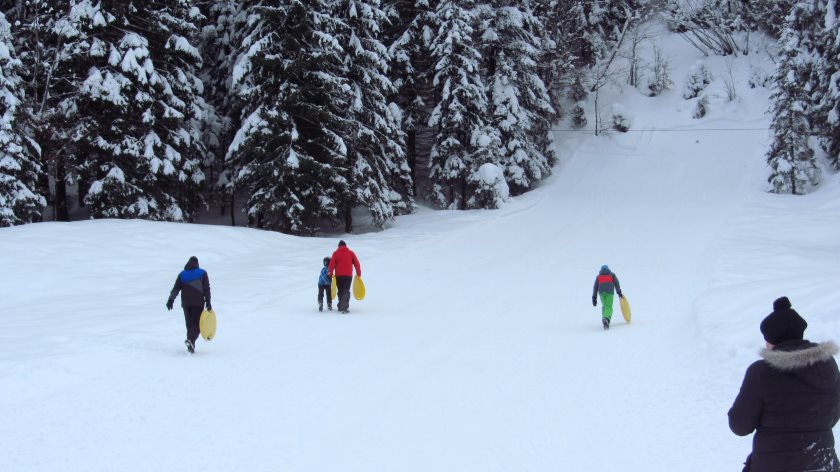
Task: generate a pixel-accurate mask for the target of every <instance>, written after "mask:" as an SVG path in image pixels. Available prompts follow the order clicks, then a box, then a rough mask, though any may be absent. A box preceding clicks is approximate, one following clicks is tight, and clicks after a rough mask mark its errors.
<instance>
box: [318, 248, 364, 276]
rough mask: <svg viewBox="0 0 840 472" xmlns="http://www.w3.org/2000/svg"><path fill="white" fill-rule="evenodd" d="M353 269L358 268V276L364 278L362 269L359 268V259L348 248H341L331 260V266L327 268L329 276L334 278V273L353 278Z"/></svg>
mask: <svg viewBox="0 0 840 472" xmlns="http://www.w3.org/2000/svg"><path fill="white" fill-rule="evenodd" d="M353 267H356V275H358V276H359V277H361V276H362V268H361V267H359V259H358V258H357V257H356V254H355V253H354V252H353V251H351V250H350V249H348V248H347V246H339V248H338V249H336V250H335V252H334V253H333V255H332V257H331V258H330V265H329V266H328V267H327V276H328V277H330V278H332V276H333V273H335V275H337V276H339V277H341V276H345V277H352V276H353Z"/></svg>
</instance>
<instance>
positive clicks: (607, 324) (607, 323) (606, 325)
mask: <svg viewBox="0 0 840 472" xmlns="http://www.w3.org/2000/svg"><path fill="white" fill-rule="evenodd" d="M601 323H603V324H604V329H610V319H609V318H601Z"/></svg>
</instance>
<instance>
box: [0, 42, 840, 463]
mask: <svg viewBox="0 0 840 472" xmlns="http://www.w3.org/2000/svg"><path fill="white" fill-rule="evenodd" d="M663 46H667V48H668V49H667V50H668V52H669V54H671V55H672V61H673V66H674V70H675V71H676V72H675V73H674V80H675V82H676V83H677V85H676V87H675V90H674V91H671V92H668V93H666V94H665V95H664V96H662V97H658V98H648V97H645V96H644V95H643V94H635V92H632V89H631V90H625V91H624V92H625V93H624V95H622V99H621V100H622V103H623V104H624V107H625V109H627V110H629V111H630V112H631V113H632V114H633V115H634V125H633V129H634V130H637V131H634V132H631V133H627V134H612V135H609V136H603V137H594V136H592V135H591V134H589V133H573V134H572V133H564V132H558V143H559V144H560V145H561V146H560V150H561V154H562V155H563V156H564V158H563V161H562V162H561V163H560V164H559V165H558V167H557V169H556V173H555V175H554V176H553V177H551V178H550V179H548V180H547V181H546V182H545V183H544V184H543V186H542V187H541V188H540V189H537V190H535V191H533V192H531V193H529V194H527V195H525V196H521V197H518V198H516V199H515V200H514V201H512V202H511V203H510V204H508V205H507V206H506V207H505V208H504V209H502V210H498V211H493V212H486V211H475V212H439V211H430V210H425V209H421V210H420V211H418V212H417V213H416V214H413V215H409V216H406V217H401V218H399V219H398V220H397V222H396V223H395V224H394V225H393V226H392V227H391V228H389V229H388V230H387V231H384V232H372V233H366V234H362V235H343V236H341V237H342V238H343V239H345V240H346V241H347V242H348V244H349V246H350V247H351V248H352V249H353V250H354V251H356V253H357V254H358V255H359V258H360V259H361V263H362V270H363V275H364V280H365V283H366V286H367V292H368V297H367V299H365V300H364V301H362V302H356V301H353V302H352V303H351V313H350V314H349V315H338V314H335V313H334V312H332V313H326V312H325V313H318V311H317V310H316V303H315V295H316V279H317V276H318V272H319V269H320V264H321V262H320V261H321V259H322V258H323V257H324V256H327V255H329V254H330V253H331V252H332V251H333V250H334V248H335V245H336V242H337V238H296V237H290V236H285V235H281V234H276V233H270V232H263V231H257V230H250V229H243V228H228V227H223V226H208V225H180V224H166V223H150V222H142V221H90V222H80V223H70V224H61V223H45V224H35V225H28V226H24V227H17V228H11V229H2V230H0V248H2V254H3V255H2V268H3V271H4V275H3V276H2V283H0V346H2V348H0V385H2V388H0V404H1V405H3V415H2V416H3V418H2V421H0V444H2V454H0V470H2V471H56V470H62V471H106V470H121V471H150V470H160V471H175V470H191V471H278V470H284V471H319V472H325V471H336V470H341V471H365V472H369V471H423V472H426V471H466V470H474V471H557V470H568V471H614V470H622V471H625V472H637V471H639V472H641V471H651V470H679V471H681V472H691V471H703V472H707V471H710V470H738V468H739V464H740V463H741V462H742V460H743V458H744V457H745V456H746V454H747V453H748V451H749V448H750V439H749V438H738V437H736V436H734V435H733V434H731V433H730V432H729V429H728V427H727V420H726V411H727V410H728V408H729V406H730V405H731V402H732V400H733V399H734V397H735V394H736V393H737V390H738V388H739V386H740V381H741V378H742V375H743V371H744V369H745V368H746V366H747V365H748V364H749V363H751V362H752V361H753V360H754V359H755V358H756V352H757V350H758V348H759V347H761V346H762V339H761V336H760V333H759V332H758V323H759V321H760V320H761V319H762V318H763V317H764V316H765V315H766V314H767V313H769V311H770V309H771V304H772V301H773V299H774V298H776V297H778V296H781V295H787V296H789V297H790V298H791V300H792V301H793V303H794V308H796V309H797V310H799V312H800V313H801V314H802V315H803V316H804V317H805V318H806V319H807V320H808V322H809V324H810V327H809V329H808V332H807V333H806V334H807V335H808V336H809V337H810V338H812V339H813V340H826V339H834V340H840V319H838V317H837V314H836V310H837V308H836V307H837V306H838V304H840V294H838V292H837V290H836V288H835V287H833V285H835V284H836V281H837V280H840V264H838V262H840V261H838V259H840V240H838V238H837V236H836V235H837V234H838V228H839V227H840V221H838V219H837V214H838V210H840V180H838V179H837V177H836V176H828V177H827V178H826V183H825V185H824V186H823V188H822V189H821V190H820V191H818V192H817V193H815V194H812V195H810V196H807V197H790V196H777V195H770V194H767V193H765V192H764V190H765V189H766V169H765V165H764V159H763V155H764V152H765V150H766V148H767V143H768V139H769V136H768V133H767V132H766V131H741V132H731V131H730V132H722V131H703V130H705V129H718V128H766V127H767V124H768V118H767V117H766V116H765V115H764V110H765V109H766V106H767V95H768V91H767V90H766V89H749V88H747V87H746V85H745V84H746V78H747V77H748V76H749V73H750V72H749V67H750V66H749V64H750V63H751V62H752V61H758V62H761V59H760V58H758V57H756V56H757V55H755V56H750V57H749V58H741V59H740V60H739V61H738V62H736V63H734V67H735V76H736V78H738V80H739V87H740V88H739V91H740V92H741V96H739V98H738V99H737V100H736V101H734V102H727V101H726V100H725V98H724V96H725V93H724V92H723V90H722V88H721V87H722V83H721V82H720V81H716V82H713V83H712V85H710V89H711V90H717V92H716V93H717V94H718V95H716V96H713V97H712V99H711V111H710V114H709V116H707V117H706V118H704V119H702V120H693V119H691V117H690V115H691V111H692V108H693V102H688V101H685V100H683V99H682V98H681V97H680V94H681V83H682V80H683V79H684V73H685V71H686V70H687V67H688V66H689V65H690V64H692V63H693V62H694V61H695V60H697V59H698V54H697V53H696V52H695V51H693V50H691V49H690V48H687V47H686V46H685V45H684V44H682V43H679V42H678V41H677V40H673V38H671V40H668V41H665V42H663ZM765 57H766V55H765ZM709 64H710V65H711V66H712V69H713V71H714V70H722V69H721V67H723V64H724V60H723V59H720V58H712V59H709ZM762 65H763V67H765V68H769V67H770V66H768V65H766V64H764V63H762ZM564 126H565V125H563V126H560V127H561V128H563V127H564ZM662 129H669V130H671V129H681V130H686V131H681V132H673V131H668V132H666V131H655V130H662ZM191 255H196V256H198V258H199V260H200V261H201V265H202V266H203V267H204V268H205V269H207V270H208V272H209V274H210V279H211V284H212V287H213V306H214V308H215V309H216V311H217V313H218V315H219V331H218V335H217V338H216V339H215V340H213V341H212V342H211V343H204V342H203V341H200V342H199V344H198V352H197V353H196V354H195V355H192V356H190V355H188V354H187V353H186V352H185V350H184V348H183V344H182V341H183V337H184V328H183V316H182V314H181V312H180V311H179V310H177V308H176V310H173V311H172V312H168V311H166V309H165V308H164V303H165V301H166V297H167V296H168V294H169V290H170V288H171V285H172V283H173V281H174V279H175V276H176V275H177V273H178V272H179V270H180V269H181V268H182V266H183V264H184V263H185V262H186V260H187V258H188V257H189V256H191ZM605 263H606V264H609V265H610V267H611V268H613V270H614V271H615V272H616V273H617V274H618V276H619V277H620V280H621V283H622V287H623V288H624V291H625V293H626V295H627V297H628V299H629V300H630V302H631V304H632V306H633V313H634V320H633V323H632V324H631V325H625V324H624V323H623V321H621V320H620V316H616V318H614V320H615V323H614V325H613V329H611V330H610V331H609V332H604V331H602V330H601V327H600V316H599V313H600V308H597V309H596V308H593V307H592V306H591V302H590V297H591V290H592V283H593V280H594V277H595V275H596V272H597V269H598V268H599V267H600V266H601V264H605ZM616 308H617V303H616Z"/></svg>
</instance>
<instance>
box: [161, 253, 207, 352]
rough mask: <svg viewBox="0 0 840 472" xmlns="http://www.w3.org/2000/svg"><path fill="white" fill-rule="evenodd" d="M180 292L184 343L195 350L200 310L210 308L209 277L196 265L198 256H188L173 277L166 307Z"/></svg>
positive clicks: (189, 349)
mask: <svg viewBox="0 0 840 472" xmlns="http://www.w3.org/2000/svg"><path fill="white" fill-rule="evenodd" d="M178 292H181V306H182V307H183V308H184V320H185V321H186V323H187V339H185V340H184V344H185V345H186V346H187V350H188V351H190V353H193V352H195V342H196V340H198V335H199V331H200V330H199V327H198V322H199V321H200V320H201V312H202V311H204V307H205V306H206V307H207V310H208V311H209V310H212V309H213V307H211V306H210V277H208V276H207V271H206V270H204V269H201V268H199V267H198V258H197V257H195V256H192V257H190V259H189V261H187V265H185V266H184V270H183V271H181V273H180V274H178V277H177V278H176V279H175V285H174V286H173V287H172V292H171V293H170V294H169V300H167V301H166V309H167V310H171V309H172V306H173V305H174V304H175V297H177V296H178Z"/></svg>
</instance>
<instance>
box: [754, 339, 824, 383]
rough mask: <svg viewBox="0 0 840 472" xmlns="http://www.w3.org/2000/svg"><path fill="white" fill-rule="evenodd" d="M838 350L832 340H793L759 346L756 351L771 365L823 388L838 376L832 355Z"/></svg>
mask: <svg viewBox="0 0 840 472" xmlns="http://www.w3.org/2000/svg"><path fill="white" fill-rule="evenodd" d="M838 351H840V350H838V347H837V344H835V343H834V342H832V341H828V342H824V343H819V344H817V343H812V342H810V341H793V342H787V343H782V344H780V345H778V346H776V347H775V348H774V349H762V350H761V352H760V355H761V357H762V358H763V359H764V361H765V362H767V364H769V365H770V367H772V368H774V369H777V370H780V371H782V372H785V373H788V374H793V375H796V376H797V377H798V378H800V379H801V380H802V381H804V382H806V383H808V384H810V385H813V386H815V387H818V388H827V387H830V386H832V385H834V384H835V383H836V382H838V381H839V380H840V379H838V378H837V368H836V367H834V366H835V365H836V363H835V362H834V356H836V355H837V353H838Z"/></svg>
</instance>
